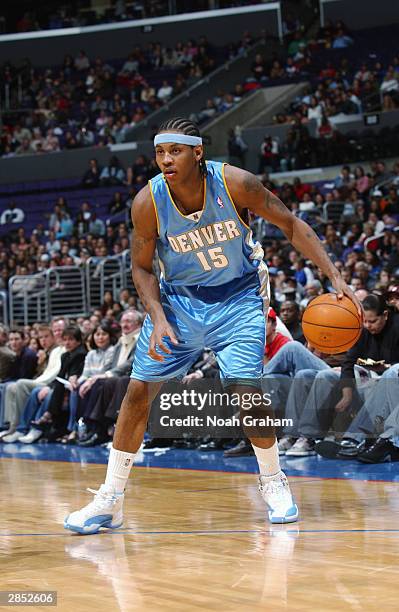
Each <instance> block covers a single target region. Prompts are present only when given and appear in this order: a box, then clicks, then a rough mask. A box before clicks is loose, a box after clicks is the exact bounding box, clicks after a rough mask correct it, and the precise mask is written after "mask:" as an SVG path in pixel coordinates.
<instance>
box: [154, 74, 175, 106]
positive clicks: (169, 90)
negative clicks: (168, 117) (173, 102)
mask: <svg viewBox="0 0 399 612" xmlns="http://www.w3.org/2000/svg"><path fill="white" fill-rule="evenodd" d="M172 94H173V87H172V86H171V85H170V83H169V81H167V80H166V79H165V80H163V81H162V86H161V87H160V88H159V89H158V91H157V98H158V99H159V100H161V102H164V103H165V102H168V101H169V100H170V98H171V97H172Z"/></svg>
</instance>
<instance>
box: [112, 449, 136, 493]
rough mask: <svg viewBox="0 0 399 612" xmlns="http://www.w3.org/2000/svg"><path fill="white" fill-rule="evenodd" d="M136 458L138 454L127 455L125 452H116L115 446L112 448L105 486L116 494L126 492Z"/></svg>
mask: <svg viewBox="0 0 399 612" xmlns="http://www.w3.org/2000/svg"><path fill="white" fill-rule="evenodd" d="M135 456H136V453H125V452H124V451H120V450H116V448H114V447H113V446H112V447H111V452H110V454H109V459H108V468H107V476H106V478H105V485H106V486H107V487H109V488H110V489H114V490H115V493H123V492H124V490H125V487H126V482H127V479H128V478H129V474H130V470H131V469H132V466H133V461H134V458H135Z"/></svg>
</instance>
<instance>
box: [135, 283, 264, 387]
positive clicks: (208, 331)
mask: <svg viewBox="0 0 399 612" xmlns="http://www.w3.org/2000/svg"><path fill="white" fill-rule="evenodd" d="M242 287H243V288H242ZM161 301H162V305H163V308H164V311H165V314H166V318H167V320H168V322H169V323H170V325H171V326H172V327H173V329H174V331H175V334H176V337H177V339H178V341H179V344H178V345H177V346H175V345H174V344H172V343H171V342H170V341H169V340H168V339H165V343H166V345H167V346H168V348H169V349H170V350H171V354H170V355H167V356H166V357H165V360H164V361H163V362H159V361H156V360H155V359H152V357H150V356H149V355H148V349H149V341H150V336H151V333H152V330H153V325H152V322H151V319H150V317H149V316H148V315H147V317H146V318H145V321H144V324H143V328H142V330H141V334H140V337H139V339H138V342H137V347H136V352H135V356H134V361H133V366H132V373H131V378H135V379H137V380H143V381H148V382H150V381H165V380H170V379H172V378H181V377H182V376H184V375H185V374H186V373H187V371H188V370H189V369H190V367H191V366H192V365H193V364H194V363H195V362H196V361H197V360H198V359H199V357H200V356H201V354H202V351H203V350H204V348H210V349H212V350H213V351H214V353H215V355H216V359H217V362H218V365H219V368H220V377H221V379H222V380H225V379H234V381H242V382H244V381H248V382H249V381H251V380H252V381H253V383H252V384H254V382H255V380H259V379H260V378H261V376H262V367H263V355H264V347H265V341H266V319H265V313H264V301H263V298H262V297H261V295H260V293H259V281H258V278H257V275H251V277H249V278H248V277H247V278H244V279H237V280H235V281H234V283H227V284H226V285H222V286H219V287H184V288H182V287H172V286H171V285H166V284H165V283H162V284H161Z"/></svg>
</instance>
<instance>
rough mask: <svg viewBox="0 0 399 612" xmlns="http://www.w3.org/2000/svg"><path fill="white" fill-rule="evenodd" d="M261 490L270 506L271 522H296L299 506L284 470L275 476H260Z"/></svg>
mask: <svg viewBox="0 0 399 612" xmlns="http://www.w3.org/2000/svg"><path fill="white" fill-rule="evenodd" d="M259 491H260V492H261V495H262V497H263V499H264V500H265V502H266V505H267V507H268V515H269V521H270V522H271V523H295V521H297V520H298V516H299V511H298V506H297V505H296V503H295V501H294V498H293V497H292V495H291V491H290V485H289V484H288V480H287V477H286V475H285V474H284V472H283V471H281V470H280V472H278V473H277V474H275V475H274V476H262V475H261V476H259Z"/></svg>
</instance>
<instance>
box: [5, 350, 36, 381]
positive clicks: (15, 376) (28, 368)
mask: <svg viewBox="0 0 399 612" xmlns="http://www.w3.org/2000/svg"><path fill="white" fill-rule="evenodd" d="M36 369H37V355H36V353H35V352H34V351H32V350H31V349H30V348H27V347H24V348H23V349H22V351H21V353H20V355H18V356H17V357H16V359H15V361H14V363H13V364H12V366H11V369H10V378H11V379H12V380H19V379H20V378H33V377H34V376H35V374H36Z"/></svg>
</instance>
